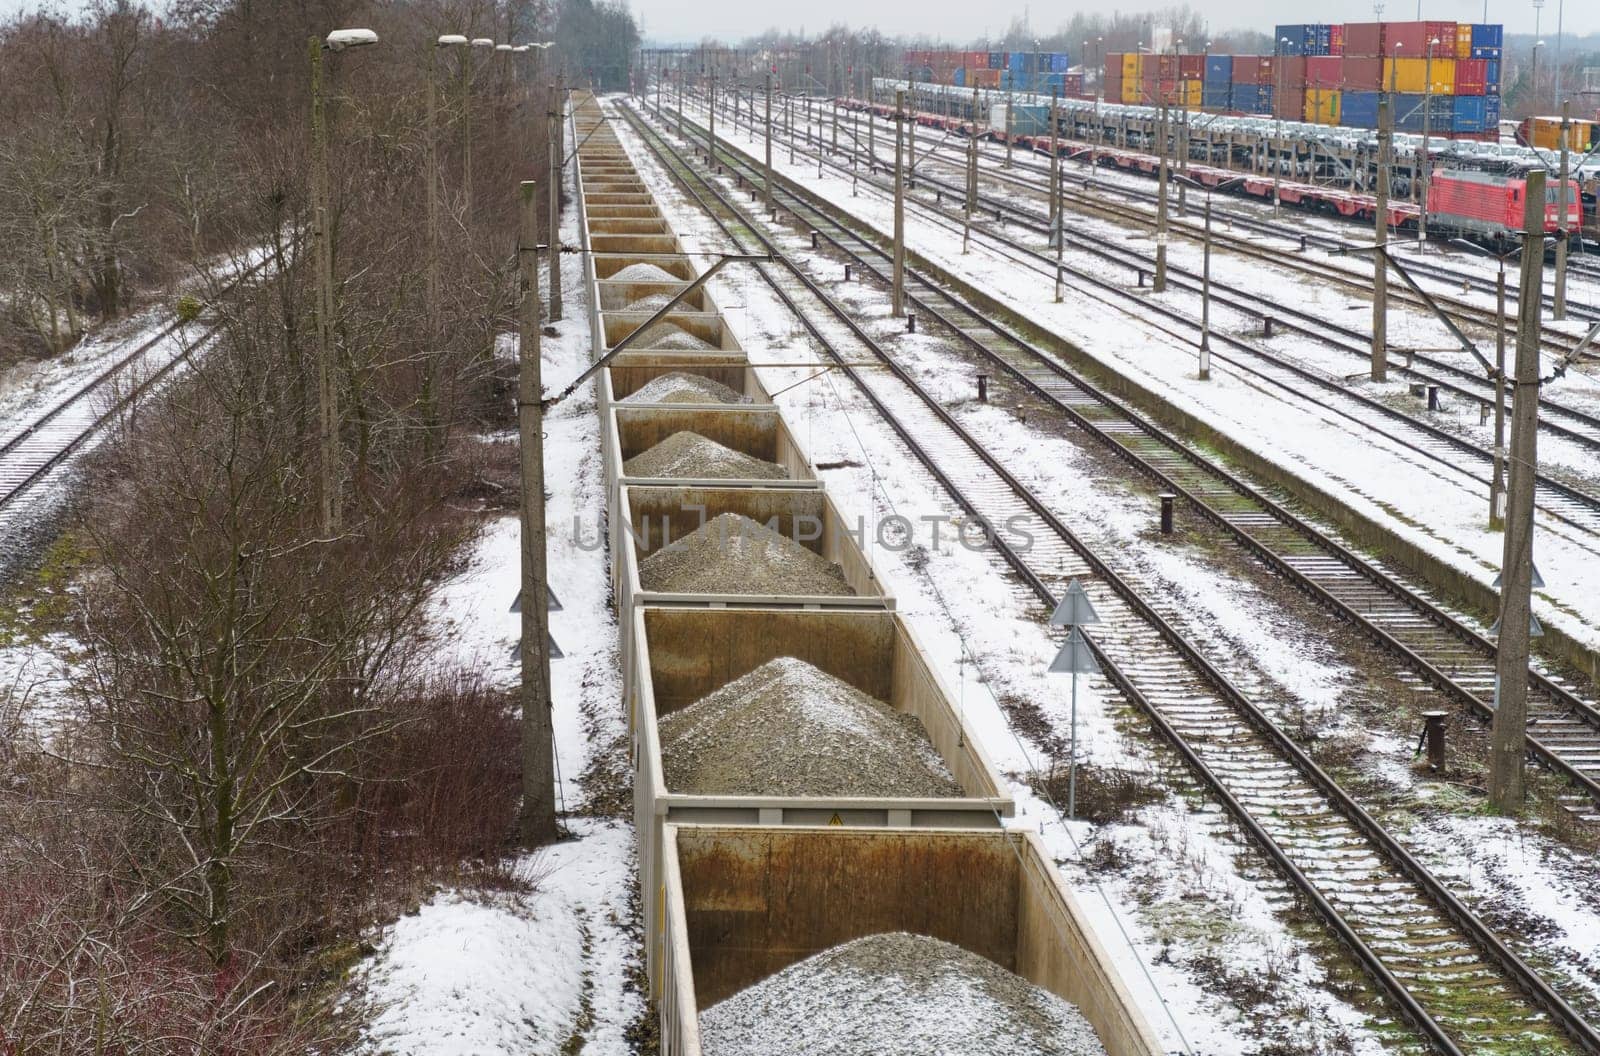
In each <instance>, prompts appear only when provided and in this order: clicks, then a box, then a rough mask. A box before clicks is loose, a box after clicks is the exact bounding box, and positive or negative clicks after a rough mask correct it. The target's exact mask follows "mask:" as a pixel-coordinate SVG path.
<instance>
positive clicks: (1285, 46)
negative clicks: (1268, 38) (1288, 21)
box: [1272, 24, 1306, 55]
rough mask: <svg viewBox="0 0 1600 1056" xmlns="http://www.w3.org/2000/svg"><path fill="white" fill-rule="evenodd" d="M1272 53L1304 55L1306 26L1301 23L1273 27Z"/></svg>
mask: <svg viewBox="0 0 1600 1056" xmlns="http://www.w3.org/2000/svg"><path fill="white" fill-rule="evenodd" d="M1272 53H1273V54H1274V55H1304V54H1305V53H1306V27H1305V26H1304V25H1301V24H1296V25H1289V26H1275V27H1273V30H1272Z"/></svg>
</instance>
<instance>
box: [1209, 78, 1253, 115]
mask: <svg viewBox="0 0 1600 1056" xmlns="http://www.w3.org/2000/svg"><path fill="white" fill-rule="evenodd" d="M1232 87H1233V108H1234V109H1235V110H1243V111H1244V112H1245V113H1247V114H1254V113H1259V112H1260V110H1261V92H1262V88H1261V86H1260V85H1259V84H1235V85H1233V86H1232ZM1200 95H1201V97H1202V98H1204V96H1205V87H1204V86H1203V85H1202V86H1201V88H1200Z"/></svg>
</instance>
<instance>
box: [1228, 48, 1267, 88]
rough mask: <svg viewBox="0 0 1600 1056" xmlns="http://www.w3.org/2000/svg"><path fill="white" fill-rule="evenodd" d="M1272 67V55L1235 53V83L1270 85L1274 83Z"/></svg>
mask: <svg viewBox="0 0 1600 1056" xmlns="http://www.w3.org/2000/svg"><path fill="white" fill-rule="evenodd" d="M1272 69H1273V66H1272V56H1271V55H1235V56H1234V57H1233V83H1234V84H1264V85H1270V84H1272V83H1273V80H1272Z"/></svg>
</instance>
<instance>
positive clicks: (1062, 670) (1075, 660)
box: [1050, 627, 1100, 675]
mask: <svg viewBox="0 0 1600 1056" xmlns="http://www.w3.org/2000/svg"><path fill="white" fill-rule="evenodd" d="M1050 673H1051V674H1053V675H1098V674H1099V673H1100V665H1099V664H1097V663H1095V660H1094V650H1093V649H1091V648H1090V647H1089V639H1087V638H1085V637H1084V636H1083V631H1082V630H1080V629H1079V628H1077V627H1074V628H1072V633H1070V634H1068V635H1067V642H1066V644H1065V645H1063V646H1062V647H1061V651H1060V652H1059V653H1057V654H1056V658H1055V659H1054V660H1052V661H1050Z"/></svg>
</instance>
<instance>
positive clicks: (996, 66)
mask: <svg viewBox="0 0 1600 1056" xmlns="http://www.w3.org/2000/svg"><path fill="white" fill-rule="evenodd" d="M989 68H990V69H991V70H1003V69H1005V68H1006V53H1005V52H1003V51H991V52H989Z"/></svg>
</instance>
